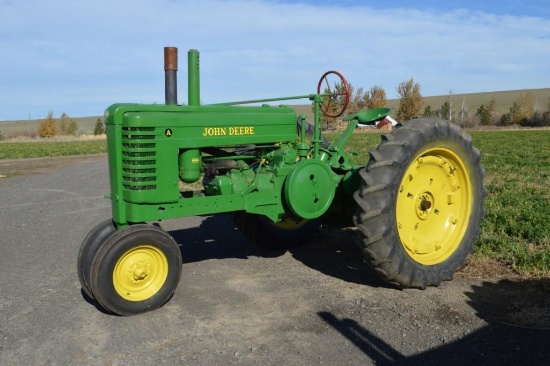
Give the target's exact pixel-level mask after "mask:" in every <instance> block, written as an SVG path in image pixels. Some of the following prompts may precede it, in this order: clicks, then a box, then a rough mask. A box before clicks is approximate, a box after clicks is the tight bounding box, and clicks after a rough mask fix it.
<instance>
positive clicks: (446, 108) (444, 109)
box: [437, 100, 451, 121]
mask: <svg viewBox="0 0 550 366" xmlns="http://www.w3.org/2000/svg"><path fill="white" fill-rule="evenodd" d="M437 114H438V116H439V117H440V118H444V119H448V118H450V117H451V104H450V103H449V101H448V100H446V101H445V102H444V103H443V104H442V105H441V108H439V111H438V113H437ZM448 120H449V121H450V119H448Z"/></svg>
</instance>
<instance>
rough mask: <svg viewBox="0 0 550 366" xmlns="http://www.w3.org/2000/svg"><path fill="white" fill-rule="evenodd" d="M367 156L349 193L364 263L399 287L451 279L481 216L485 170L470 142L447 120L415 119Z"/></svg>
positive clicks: (468, 248)
mask: <svg viewBox="0 0 550 366" xmlns="http://www.w3.org/2000/svg"><path fill="white" fill-rule="evenodd" d="M370 155H371V156H370V160H369V163H368V165H367V167H366V169H365V170H363V171H361V172H360V176H361V178H362V183H361V187H360V189H359V190H358V191H357V192H356V193H355V195H354V198H355V200H356V202H357V204H358V208H357V212H356V214H355V217H354V222H355V224H356V226H357V227H358V229H359V232H360V233H361V234H362V236H363V237H362V241H361V247H362V249H363V251H364V252H365V256H366V261H367V263H368V264H369V265H371V266H372V267H373V268H374V269H375V270H376V272H377V273H378V274H379V275H380V276H381V277H383V278H384V279H386V280H387V281H389V282H391V283H394V284H397V285H399V286H401V287H418V288H425V287H426V286H430V285H435V286H437V285H439V284H440V283H441V281H444V280H450V279H452V277H453V274H454V272H455V271H456V270H458V269H459V268H461V267H462V266H463V265H464V261H465V259H466V257H467V256H468V255H469V254H470V253H471V252H472V251H473V244H474V241H475V239H476V238H477V237H478V236H479V234H480V222H481V219H482V218H483V215H484V209H483V199H484V197H485V194H486V191H485V188H484V187H483V177H484V174H485V171H484V170H483V168H482V167H481V165H480V154H479V151H478V150H477V149H475V148H474V147H473V146H472V142H471V138H470V137H469V136H468V135H467V134H466V133H464V132H463V131H462V130H461V129H460V128H459V127H458V126H456V125H454V124H452V123H450V122H448V121H443V120H439V119H431V118H428V119H418V120H413V121H409V122H406V123H404V124H403V127H402V128H399V129H397V130H395V131H394V132H393V133H391V134H389V135H384V136H383V139H382V142H381V143H380V145H379V146H378V147H377V148H376V149H374V150H372V151H371V153H370Z"/></svg>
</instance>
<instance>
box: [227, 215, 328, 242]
mask: <svg viewBox="0 0 550 366" xmlns="http://www.w3.org/2000/svg"><path fill="white" fill-rule="evenodd" d="M232 218H233V222H234V223H235V225H236V226H237V229H239V231H240V232H242V233H243V234H244V236H245V237H246V238H247V239H249V240H251V241H252V242H254V243H255V244H257V245H258V246H259V247H262V248H264V249H268V250H287V249H291V248H295V247H298V246H301V245H306V244H307V243H308V242H309V238H310V236H311V235H313V234H315V233H317V232H319V231H320V230H321V220H320V219H314V220H305V219H303V220H301V221H300V220H299V219H295V220H298V224H297V225H295V226H293V225H289V226H288V227H286V228H282V227H281V226H280V225H277V224H276V223H273V222H271V221H270V220H269V219H268V218H267V217H264V216H262V215H254V214H249V213H246V212H244V211H238V212H235V213H233V215H232Z"/></svg>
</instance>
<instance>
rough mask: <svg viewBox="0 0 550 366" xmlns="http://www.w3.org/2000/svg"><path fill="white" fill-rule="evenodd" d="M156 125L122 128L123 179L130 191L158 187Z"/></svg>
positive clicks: (125, 187) (124, 186)
mask: <svg viewBox="0 0 550 366" xmlns="http://www.w3.org/2000/svg"><path fill="white" fill-rule="evenodd" d="M156 147H157V144H156V142H155V127H123V128H122V181H123V188H124V189H127V190H130V191H143V190H153V189H156V188H157V185H156V181H157V174H156V173H157V151H156Z"/></svg>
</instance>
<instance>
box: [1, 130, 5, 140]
mask: <svg viewBox="0 0 550 366" xmlns="http://www.w3.org/2000/svg"><path fill="white" fill-rule="evenodd" d="M4 139H5V137H4V134H3V133H2V131H0V141H2V140H4Z"/></svg>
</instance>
